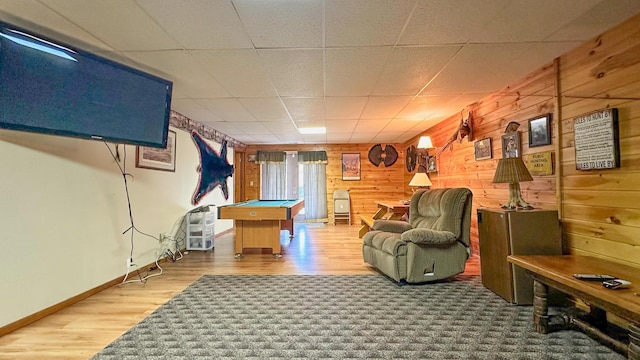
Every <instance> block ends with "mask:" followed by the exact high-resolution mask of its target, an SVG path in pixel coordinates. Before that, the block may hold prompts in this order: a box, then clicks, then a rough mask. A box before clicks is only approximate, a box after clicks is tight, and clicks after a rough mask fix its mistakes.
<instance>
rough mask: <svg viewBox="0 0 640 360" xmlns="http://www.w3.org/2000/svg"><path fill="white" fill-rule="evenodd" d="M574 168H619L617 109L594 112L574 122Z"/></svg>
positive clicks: (579, 117)
mask: <svg viewBox="0 0 640 360" xmlns="http://www.w3.org/2000/svg"><path fill="white" fill-rule="evenodd" d="M573 137H574V139H573V140H574V144H575V149H576V169H578V170H595V169H613V168H619V167H620V135H619V133H618V109H616V108H611V109H604V110H598V111H594V112H591V113H588V114H585V115H581V116H578V117H576V118H574V119H573Z"/></svg>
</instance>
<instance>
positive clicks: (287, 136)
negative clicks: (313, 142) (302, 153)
mask: <svg viewBox="0 0 640 360" xmlns="http://www.w3.org/2000/svg"><path fill="white" fill-rule="evenodd" d="M276 138H278V141H277V142H274V143H277V144H302V143H304V138H302V135H300V134H298V133H280V134H276Z"/></svg>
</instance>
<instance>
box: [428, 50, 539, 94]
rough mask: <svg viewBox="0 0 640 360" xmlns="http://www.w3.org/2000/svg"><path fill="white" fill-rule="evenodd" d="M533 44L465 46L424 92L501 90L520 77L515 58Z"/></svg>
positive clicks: (449, 92)
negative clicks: (517, 74)
mask: <svg viewBox="0 0 640 360" xmlns="http://www.w3.org/2000/svg"><path fill="white" fill-rule="evenodd" d="M531 46H532V45H531V44H530V43H513V44H473V45H465V46H464V47H463V48H462V50H460V52H459V53H458V54H457V55H456V57H455V58H454V59H453V60H452V61H451V62H450V63H449V64H448V65H447V67H446V68H445V69H444V70H443V71H442V72H441V73H440V74H438V76H437V77H436V78H435V80H434V81H433V82H432V83H431V84H429V86H427V88H426V89H425V90H424V91H423V92H422V94H423V95H443V94H462V93H465V92H493V91H497V90H499V89H501V88H502V87H504V86H505V84H509V83H510V82H511V81H515V80H517V78H514V77H512V76H511V72H510V71H513V70H518V69H517V66H518V65H517V64H515V63H514V62H513V59H514V58H519V57H520V56H521V55H522V54H524V53H525V52H526V51H527V50H528V49H529V48H531ZM514 67H515V68H516V69H514ZM532 70H533V69H531V70H530V71H532Z"/></svg>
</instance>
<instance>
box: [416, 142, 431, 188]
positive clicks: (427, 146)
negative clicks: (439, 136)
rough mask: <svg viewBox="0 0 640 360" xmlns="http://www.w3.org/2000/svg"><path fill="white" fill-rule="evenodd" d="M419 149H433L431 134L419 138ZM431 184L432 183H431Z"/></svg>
mask: <svg viewBox="0 0 640 360" xmlns="http://www.w3.org/2000/svg"><path fill="white" fill-rule="evenodd" d="M417 148H418V149H433V143H432V142H431V136H420V140H418V146H417ZM429 185H431V184H429Z"/></svg>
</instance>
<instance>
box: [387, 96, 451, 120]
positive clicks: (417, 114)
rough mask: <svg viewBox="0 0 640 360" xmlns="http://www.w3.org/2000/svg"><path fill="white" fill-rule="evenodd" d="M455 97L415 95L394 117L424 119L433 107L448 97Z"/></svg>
mask: <svg viewBox="0 0 640 360" xmlns="http://www.w3.org/2000/svg"><path fill="white" fill-rule="evenodd" d="M453 97H455V95H451V96H417V97H415V98H413V99H411V101H409V103H408V104H407V106H405V107H404V108H403V109H402V110H400V112H398V113H397V114H396V116H395V117H396V118H399V119H416V120H419V119H426V118H427V117H429V116H430V115H431V114H433V112H434V111H435V109H436V108H437V107H438V106H440V105H441V104H442V103H443V102H447V101H449V99H451V98H453Z"/></svg>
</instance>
